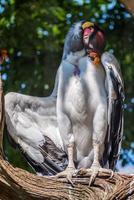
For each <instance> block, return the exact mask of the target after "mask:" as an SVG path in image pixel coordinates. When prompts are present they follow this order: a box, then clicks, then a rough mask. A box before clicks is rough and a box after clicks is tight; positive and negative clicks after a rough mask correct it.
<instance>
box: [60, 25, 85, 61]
mask: <svg viewBox="0 0 134 200" xmlns="http://www.w3.org/2000/svg"><path fill="white" fill-rule="evenodd" d="M82 24H83V21H80V22H76V23H75V24H73V25H72V27H71V28H70V30H69V32H68V33H67V35H66V38H65V43H64V51H63V57H62V59H66V57H67V56H68V55H69V54H70V53H71V54H73V55H74V56H75V54H76V55H78V57H80V56H83V55H84V54H85V48H84V43H83V29H82Z"/></svg>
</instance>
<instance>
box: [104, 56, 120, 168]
mask: <svg viewBox="0 0 134 200" xmlns="http://www.w3.org/2000/svg"><path fill="white" fill-rule="evenodd" d="M101 61H102V64H103V67H104V69H105V72H106V81H105V83H106V84H105V85H106V90H107V98H108V99H107V102H108V113H107V114H108V122H107V135H106V138H105V151H104V155H103V161H102V162H103V165H106V164H108V165H109V168H110V169H114V168H115V165H116V162H117V159H118V157H119V153H120V148H121V142H122V135H123V101H124V86H123V80H122V75H121V70H120V66H119V63H118V61H117V59H116V58H115V57H114V55H113V54H111V53H109V52H105V53H103V54H102V57H101Z"/></svg>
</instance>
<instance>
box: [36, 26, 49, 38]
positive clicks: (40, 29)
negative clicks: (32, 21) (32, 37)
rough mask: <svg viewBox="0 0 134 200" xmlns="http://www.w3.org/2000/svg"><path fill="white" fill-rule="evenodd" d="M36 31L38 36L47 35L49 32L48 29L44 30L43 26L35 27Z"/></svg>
mask: <svg viewBox="0 0 134 200" xmlns="http://www.w3.org/2000/svg"><path fill="white" fill-rule="evenodd" d="M37 33H38V35H39V36H43V35H44V36H48V35H49V33H48V31H46V30H44V29H43V28H41V27H38V28H37Z"/></svg>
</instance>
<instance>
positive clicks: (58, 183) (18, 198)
mask: <svg viewBox="0 0 134 200" xmlns="http://www.w3.org/2000/svg"><path fill="white" fill-rule="evenodd" d="M3 127H4V98H3V90H2V82H1V80H0V199H1V200H44V199H46V200H50V199H51V200H56V199H66V200H88V199H91V200H92V199H94V200H114V199H117V200H125V199H129V200H132V199H134V176H132V175H126V174H125V175H123V174H122V175H121V174H119V173H114V175H113V177H111V178H110V173H100V174H98V177H97V178H96V180H95V183H94V184H93V185H92V186H91V187H89V185H88V183H89V177H90V175H91V174H88V175H86V174H85V175H84V176H83V177H80V176H78V177H74V178H73V182H74V186H71V184H69V183H68V182H67V181H66V179H59V180H56V179H55V178H54V177H53V178H52V177H39V176H36V175H34V174H31V173H29V172H27V171H25V170H22V169H19V168H14V167H13V166H12V165H11V164H10V163H8V162H7V161H5V160H4V159H3V157H2V155H3V154H2V139H3Z"/></svg>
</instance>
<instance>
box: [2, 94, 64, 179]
mask: <svg viewBox="0 0 134 200" xmlns="http://www.w3.org/2000/svg"><path fill="white" fill-rule="evenodd" d="M5 111H6V124H7V129H8V132H9V136H10V137H11V138H12V140H13V141H14V142H15V143H16V144H17V145H18V147H19V148H20V149H21V151H22V153H23V154H24V156H25V158H26V159H27V161H28V162H29V164H30V165H31V166H32V167H33V168H34V169H35V171H36V172H37V173H41V174H43V175H44V174H46V175H54V174H56V173H58V172H59V171H62V170H63V169H64V168H65V166H66V164H67V156H66V153H65V152H64V150H63V144H62V140H61V137H60V134H59V130H58V127H57V116H56V98H55V97H52V96H51V97H45V98H40V97H32V96H28V95H22V94H18V93H9V94H7V95H6V96H5Z"/></svg>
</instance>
